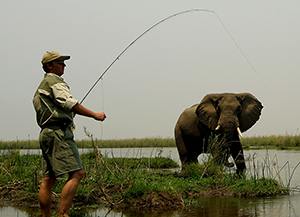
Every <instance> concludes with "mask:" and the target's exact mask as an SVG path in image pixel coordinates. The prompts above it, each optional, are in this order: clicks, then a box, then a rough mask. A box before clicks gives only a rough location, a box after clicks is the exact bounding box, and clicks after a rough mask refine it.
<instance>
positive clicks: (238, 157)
mask: <svg viewBox="0 0 300 217" xmlns="http://www.w3.org/2000/svg"><path fill="white" fill-rule="evenodd" d="M230 151H231V155H232V157H233V159H234V161H235V164H236V167H237V170H236V173H237V174H242V173H243V172H244V170H245V169H246V163H245V158H244V152H243V148H242V144H241V143H240V142H239V141H236V142H233V144H232V147H231V150H230Z"/></svg>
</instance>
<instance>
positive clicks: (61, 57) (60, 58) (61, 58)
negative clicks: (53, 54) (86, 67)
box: [55, 56, 71, 61]
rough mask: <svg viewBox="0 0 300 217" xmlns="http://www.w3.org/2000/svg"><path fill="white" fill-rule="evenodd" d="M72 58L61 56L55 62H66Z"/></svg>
mask: <svg viewBox="0 0 300 217" xmlns="http://www.w3.org/2000/svg"><path fill="white" fill-rule="evenodd" d="M70 58H71V56H60V57H58V58H57V59H55V60H61V61H64V60H69V59H70Z"/></svg>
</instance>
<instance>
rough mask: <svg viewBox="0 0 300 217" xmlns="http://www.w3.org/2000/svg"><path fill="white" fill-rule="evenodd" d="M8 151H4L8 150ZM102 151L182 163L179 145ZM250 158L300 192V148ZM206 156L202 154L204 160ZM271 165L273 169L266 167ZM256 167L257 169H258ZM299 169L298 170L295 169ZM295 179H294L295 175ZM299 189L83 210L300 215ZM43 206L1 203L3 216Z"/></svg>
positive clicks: (187, 215)
mask: <svg viewBox="0 0 300 217" xmlns="http://www.w3.org/2000/svg"><path fill="white" fill-rule="evenodd" d="M89 151H90V150H88V149H81V150H80V152H81V153H86V152H89ZM20 152H21V153H20V154H40V151H39V150H21V151H20ZM4 153H5V151H0V154H4ZM101 153H102V154H103V155H106V156H107V157H157V156H162V157H169V158H172V159H173V160H174V161H175V162H177V163H179V164H180V160H179V155H178V152H177V149H176V148H130V149H128V148H117V149H101ZM245 156H246V157H247V158H248V161H247V168H248V173H249V174H251V175H252V176H253V175H254V172H255V174H258V175H262V174H264V176H265V177H270V178H272V177H273V178H276V179H277V180H279V181H280V182H282V183H283V184H284V185H285V186H286V185H287V184H288V183H290V186H291V187H292V189H296V190H298V192H299V189H300V172H299V171H300V166H299V168H298V167H296V166H297V165H298V163H299V162H300V151H294V150H293V151H286V150H283V151H281V150H268V151H266V150H250V151H245ZM203 158H205V156H200V157H199V161H200V162H201V161H202V159H203ZM266 165H271V167H272V169H271V170H269V169H267V168H270V167H269V166H268V167H265V166H266ZM254 167H255V169H254ZM294 169H295V170H294ZM292 174H293V176H292V179H291V180H290V177H291V175H292ZM298 192H297V191H295V192H294V193H292V194H291V195H289V196H277V197H264V198H235V197H216V198H211V197H209V198H200V199H199V200H197V201H198V202H197V203H192V204H187V207H188V209H185V210H180V211H171V212H165V213H155V212H152V213H139V211H138V210H137V211H136V212H135V213H132V212H129V211H124V212H119V211H111V210H108V209H98V210H89V211H85V212H82V216H91V217H93V216H95V217H96V216H107V217H121V216H123V217H140V216H145V217H147V216H149V217H150V216H151V217H183V216H184V217H191V216H225V217H226V216H228V217H229V216H230V217H234V216H251V217H252V216H253V217H266V216H268V217H269V216H271V217H273V216H274V217H275V216H276V217H277V216H281V217H298V216H299V217H300V193H298ZM33 212H34V213H36V212H39V210H36V209H35V210H30V211H28V210H26V211H24V210H21V209H16V208H13V207H7V206H3V207H1V206H0V216H19V217H28V216H30V215H31V214H30V213H33Z"/></svg>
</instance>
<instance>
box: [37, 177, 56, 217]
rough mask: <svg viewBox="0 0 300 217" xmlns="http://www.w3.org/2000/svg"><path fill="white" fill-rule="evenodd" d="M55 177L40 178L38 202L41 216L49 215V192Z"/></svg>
mask: <svg viewBox="0 0 300 217" xmlns="http://www.w3.org/2000/svg"><path fill="white" fill-rule="evenodd" d="M55 180H56V178H55V177H44V178H43V179H42V183H41V187H40V191H39V202H40V206H41V210H42V216H43V217H46V216H49V217H50V207H51V194H52V187H53V185H54V183H55Z"/></svg>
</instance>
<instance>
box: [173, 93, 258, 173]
mask: <svg viewBox="0 0 300 217" xmlns="http://www.w3.org/2000/svg"><path fill="white" fill-rule="evenodd" d="M262 108H263V106H262V104H261V103H260V101H259V100H258V99H257V98H256V97H254V96H253V95H252V94H250V93H239V94H235V93H221V94H207V95H206V96H205V97H204V98H203V99H202V101H201V102H200V104H196V105H193V106H192V107H190V108H187V109H185V110H184V111H183V113H182V114H181V115H180V117H179V119H178V121H177V123H176V126H175V141H176V145H177V149H178V152H179V156H180V160H181V163H182V169H183V170H184V169H185V168H186V166H187V164H189V163H192V162H198V159H197V158H198V156H199V155H200V154H201V153H206V152H207V151H208V140H209V137H210V136H211V135H220V136H219V138H224V141H225V142H224V143H223V144H222V149H224V152H223V153H224V154H223V156H222V157H221V159H222V160H223V161H222V162H220V163H223V164H225V165H226V166H229V163H228V157H229V155H231V156H232V157H233V159H234V162H235V165H236V168H237V171H236V173H238V174H241V173H243V171H244V170H245V169H246V164H245V159H244V153H243V149H242V144H241V142H240V138H239V135H240V136H241V135H242V134H241V133H242V132H245V131H247V130H248V129H249V128H251V127H252V126H253V125H254V124H255V123H256V122H257V121H258V119H259V117H260V115H261V110H262ZM226 153H227V154H226ZM231 166H232V165H231Z"/></svg>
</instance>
